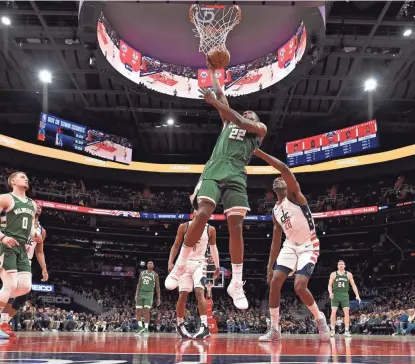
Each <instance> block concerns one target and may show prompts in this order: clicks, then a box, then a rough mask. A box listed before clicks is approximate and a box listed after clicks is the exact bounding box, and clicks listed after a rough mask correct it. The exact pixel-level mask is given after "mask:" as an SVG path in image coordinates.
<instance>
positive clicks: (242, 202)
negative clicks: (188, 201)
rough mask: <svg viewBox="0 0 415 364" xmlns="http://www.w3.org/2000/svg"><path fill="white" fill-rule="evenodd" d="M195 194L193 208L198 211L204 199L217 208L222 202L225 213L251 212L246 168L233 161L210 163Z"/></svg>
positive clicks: (220, 160) (224, 160)
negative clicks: (235, 211) (236, 211)
mask: <svg viewBox="0 0 415 364" xmlns="http://www.w3.org/2000/svg"><path fill="white" fill-rule="evenodd" d="M195 192H196V196H195V199H194V201H193V207H194V208H195V209H196V210H197V207H198V206H197V205H198V202H200V200H203V199H205V200H208V201H211V202H212V203H214V204H215V206H216V205H217V204H218V203H219V201H222V203H223V209H224V212H225V213H229V212H231V211H232V210H242V211H245V212H246V211H249V210H250V208H249V203H248V194H247V192H246V171H245V166H244V165H242V164H239V165H238V164H235V163H233V162H232V161H231V160H226V159H223V160H222V159H219V160H213V161H209V162H208V164H207V165H206V167H205V170H204V171H203V175H202V178H201V180H200V181H199V183H198V185H197V186H196V191H195Z"/></svg>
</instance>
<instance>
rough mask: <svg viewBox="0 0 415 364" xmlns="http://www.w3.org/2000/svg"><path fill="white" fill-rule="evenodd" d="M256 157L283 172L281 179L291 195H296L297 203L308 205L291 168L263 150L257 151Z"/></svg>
mask: <svg viewBox="0 0 415 364" xmlns="http://www.w3.org/2000/svg"><path fill="white" fill-rule="evenodd" d="M254 155H256V156H257V157H259V158H261V159H262V160H264V161H265V162H267V163H268V164H269V165H270V166H271V167H274V168H275V169H276V170H278V171H280V172H281V177H282V178H283V180H284V181H285V183H286V184H287V191H288V193H290V194H291V195H294V196H295V198H296V200H297V202H298V203H301V204H306V203H307V200H306V198H305V197H304V195H303V194H302V193H301V189H300V185H299V184H298V182H297V180H296V178H295V176H294V173H292V172H291V170H290V168H289V167H288V166H287V165H286V164H285V163H284V162H281V161H280V160H279V159H277V158H275V157H272V156H270V155H269V154H267V153H265V152H263V151H262V150H261V149H257V150H256V151H255V152H254Z"/></svg>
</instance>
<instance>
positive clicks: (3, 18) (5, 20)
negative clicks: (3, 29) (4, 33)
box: [1, 16, 12, 26]
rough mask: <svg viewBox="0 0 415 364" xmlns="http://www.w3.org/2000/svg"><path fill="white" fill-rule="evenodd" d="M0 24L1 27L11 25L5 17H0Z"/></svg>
mask: <svg viewBox="0 0 415 364" xmlns="http://www.w3.org/2000/svg"><path fill="white" fill-rule="evenodd" d="M1 22H2V24H3V25H6V26H9V25H10V24H11V23H12V21H11V20H10V18H9V17H7V16H2V17H1Z"/></svg>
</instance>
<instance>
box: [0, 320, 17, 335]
mask: <svg viewBox="0 0 415 364" xmlns="http://www.w3.org/2000/svg"><path fill="white" fill-rule="evenodd" d="M0 329H1V331H2V332H3V333H5V334H6V335H8V336H9V337H16V334H15V333H14V331H13V330H12V328H11V327H10V325H9V324H8V323H7V322H3V323H2V324H1V326H0Z"/></svg>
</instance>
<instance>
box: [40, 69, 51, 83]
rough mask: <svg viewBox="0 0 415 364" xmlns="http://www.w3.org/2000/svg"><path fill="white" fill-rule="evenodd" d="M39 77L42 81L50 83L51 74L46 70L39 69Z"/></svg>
mask: <svg viewBox="0 0 415 364" xmlns="http://www.w3.org/2000/svg"><path fill="white" fill-rule="evenodd" d="M39 79H40V81H42V82H43V83H52V74H51V73H50V72H49V71H48V70H41V71H40V72H39Z"/></svg>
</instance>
